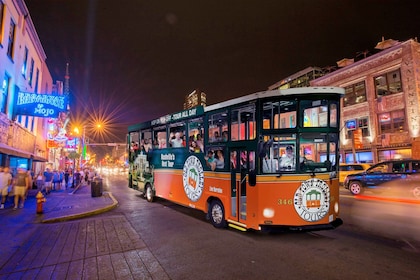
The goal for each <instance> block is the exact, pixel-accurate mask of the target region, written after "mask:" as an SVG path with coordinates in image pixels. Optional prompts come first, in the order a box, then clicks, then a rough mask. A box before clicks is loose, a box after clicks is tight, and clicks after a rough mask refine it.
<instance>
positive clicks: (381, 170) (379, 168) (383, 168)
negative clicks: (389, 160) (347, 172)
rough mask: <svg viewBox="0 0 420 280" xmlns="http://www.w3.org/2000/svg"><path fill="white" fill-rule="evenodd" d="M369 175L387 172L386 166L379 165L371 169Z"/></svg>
mask: <svg viewBox="0 0 420 280" xmlns="http://www.w3.org/2000/svg"><path fill="white" fill-rule="evenodd" d="M370 172H371V173H387V172H388V164H385V163H384V164H379V165H377V166H375V167H373V168H372V169H371V170H370Z"/></svg>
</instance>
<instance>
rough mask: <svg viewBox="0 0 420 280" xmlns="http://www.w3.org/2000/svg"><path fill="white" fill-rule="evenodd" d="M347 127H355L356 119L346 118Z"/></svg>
mask: <svg viewBox="0 0 420 280" xmlns="http://www.w3.org/2000/svg"><path fill="white" fill-rule="evenodd" d="M346 127H347V129H356V120H348V121H347V122H346Z"/></svg>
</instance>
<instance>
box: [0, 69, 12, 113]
mask: <svg viewBox="0 0 420 280" xmlns="http://www.w3.org/2000/svg"><path fill="white" fill-rule="evenodd" d="M9 85H10V76H9V75H7V74H5V75H4V79H3V83H2V86H1V95H0V112H2V113H6V107H7V97H8V96H9Z"/></svg>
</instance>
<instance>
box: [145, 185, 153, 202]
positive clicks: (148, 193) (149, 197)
mask: <svg viewBox="0 0 420 280" xmlns="http://www.w3.org/2000/svg"><path fill="white" fill-rule="evenodd" d="M144 193H145V196H146V200H147V201H148V202H153V199H154V195H153V190H152V186H151V185H147V186H146V190H145V192H144Z"/></svg>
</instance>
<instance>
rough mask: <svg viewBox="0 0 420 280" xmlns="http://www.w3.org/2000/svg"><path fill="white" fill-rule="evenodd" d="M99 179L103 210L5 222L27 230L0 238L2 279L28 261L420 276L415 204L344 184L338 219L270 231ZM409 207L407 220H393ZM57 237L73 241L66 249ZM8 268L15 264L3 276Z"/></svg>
mask: <svg viewBox="0 0 420 280" xmlns="http://www.w3.org/2000/svg"><path fill="white" fill-rule="evenodd" d="M104 183H105V186H107V187H108V188H109V190H110V191H111V192H112V193H113V195H114V196H115V198H116V199H117V200H118V201H119V206H118V207H117V208H115V209H113V210H111V211H109V212H106V213H103V214H100V215H97V216H92V217H89V218H85V219H80V220H76V221H69V222H62V223H55V224H40V223H37V221H29V220H23V221H16V224H14V225H9V226H10V228H11V229H12V230H13V231H14V233H16V235H19V236H22V232H25V231H26V232H27V233H26V234H25V235H26V238H27V239H26V240H25V241H24V242H23V243H22V244H15V243H13V242H10V243H9V242H3V243H5V244H3V245H4V246H3V245H2V248H3V247H5V249H2V254H1V255H2V257H1V258H0V260H1V263H0V264H1V265H2V267H1V270H0V279H27V278H28V277H26V278H25V274H24V272H23V271H24V270H25V267H31V268H33V269H32V271H35V270H36V269H37V270H38V271H39V274H37V275H36V277H32V278H34V279H139V278H140V276H141V277H144V278H149V279H165V278H166V279H303V278H306V279H320V278H324V279H418V274H419V272H420V268H419V266H418V264H419V263H420V240H419V238H418V236H419V234H418V233H419V232H418V225H419V224H420V223H418V219H419V218H418V216H419V215H418V214H417V217H416V213H418V211H419V210H420V205H418V204H412V205H392V206H393V207H392V208H391V207H390V206H387V207H386V208H387V209H393V210H392V211H393V215H391V214H390V213H386V212H385V213H383V214H382V215H379V216H378V215H377V214H378V213H379V212H380V211H379V209H380V208H379V206H378V202H372V201H357V200H355V199H354V197H352V196H350V195H348V192H347V191H346V190H343V191H342V198H341V200H342V203H341V217H342V219H343V220H344V225H342V226H341V227H339V228H337V229H335V230H330V231H317V232H307V233H302V232H287V233H271V234H266V233H259V232H239V231H236V230H232V229H226V230H219V229H216V228H214V227H213V226H212V225H211V224H210V223H209V222H208V221H206V220H205V215H204V214H203V213H201V212H198V211H195V210H193V209H188V208H185V207H181V206H178V205H175V204H173V203H170V202H168V201H163V200H159V199H158V200H157V201H156V202H154V203H148V202H147V201H146V200H145V199H144V198H143V197H142V196H141V195H140V193H138V192H137V191H134V190H132V189H130V188H128V187H127V179H126V178H125V176H123V175H111V174H110V175H107V176H106V177H105V178H104ZM360 205H363V207H361V206H360ZM372 209H376V210H375V211H373V210H372ZM404 211H406V212H404ZM397 212H398V213H399V214H397ZM369 213H373V214H374V215H373V216H372V218H371V219H370V218H369ZM407 213H412V214H410V216H409V217H410V219H409V220H410V221H411V223H407V221H406V220H399V219H400V216H401V217H404V216H406V214H407ZM387 217H388V218H387ZM379 219H382V221H381V220H379ZM385 219H387V220H388V221H389V223H388V222H387V221H385ZM415 219H417V220H415ZM373 221H377V223H378V224H372V222H373ZM379 224H380V225H381V226H379ZM404 225H405V226H406V228H401V226H404ZM416 225H417V226H416ZM385 228H390V229H392V230H391V231H389V232H385V231H384V229H385ZM8 229H9V227H7V229H6V230H8ZM1 232H2V233H1V234H0V235H2V239H3V235H4V228H3V229H2V231H1ZM7 236H10V235H7ZM43 239H48V240H50V242H49V243H47V244H49V245H47V246H50V247H51V248H50V249H49V250H48V252H49V253H48V257H47V256H46V255H45V252H46V250H45V249H41V248H38V250H37V251H34V250H33V248H36V243H37V242H38V243H39V242H41V241H40V240H43ZM3 240H4V239H3ZM66 244H67V245H66ZM44 246H45V245H44ZM63 246H73V247H74V249H73V250H72V251H71V252H72V253H71V255H69V254H68V253H65V252H67V251H68V250H65V249H63V248H64V247H63ZM28 250H29V252H28ZM5 254H7V257H6V256H5ZM6 259H8V261H6ZM144 259H149V260H151V261H150V262H148V264H147V263H145V262H142V261H141V260H144ZM11 260H14V261H13V262H12V261H11ZM11 264H13V267H11ZM80 268H81V269H80ZM6 271H9V272H11V271H15V272H16V273H15V274H13V275H14V277H12V278H4V277H3V275H5V274H3V273H4V272H6ZM19 271H20V272H19ZM60 273H61V274H60ZM32 275H34V274H32ZM144 275H146V276H144Z"/></svg>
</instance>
